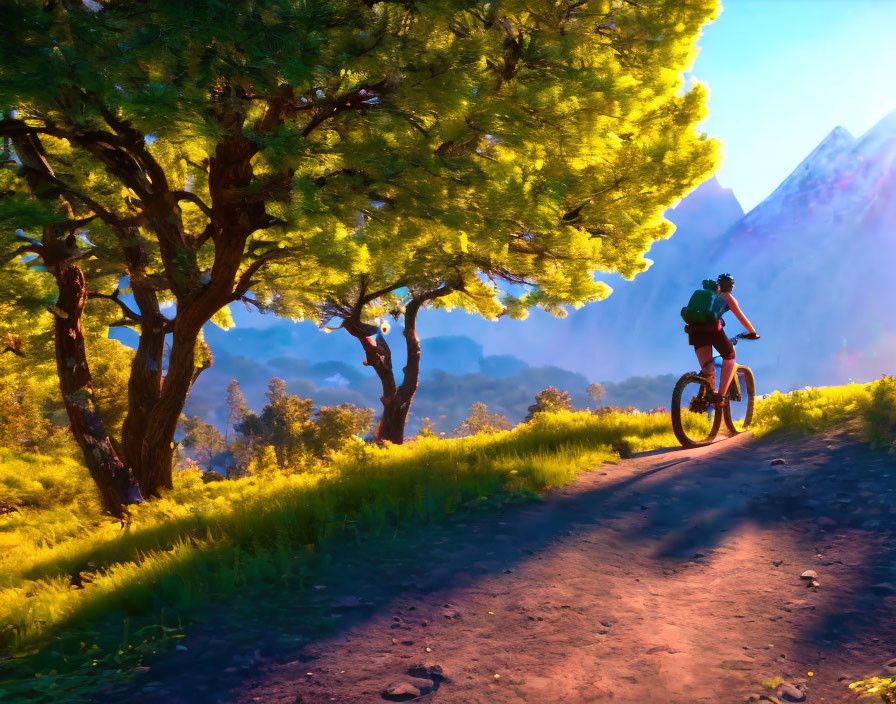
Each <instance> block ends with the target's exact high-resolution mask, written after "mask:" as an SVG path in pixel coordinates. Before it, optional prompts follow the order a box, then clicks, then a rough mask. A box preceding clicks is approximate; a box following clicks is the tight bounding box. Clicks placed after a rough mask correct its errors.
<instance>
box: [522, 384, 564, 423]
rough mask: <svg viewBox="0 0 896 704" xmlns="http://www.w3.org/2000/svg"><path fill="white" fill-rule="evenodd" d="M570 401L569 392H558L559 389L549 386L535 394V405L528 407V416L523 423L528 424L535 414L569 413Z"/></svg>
mask: <svg viewBox="0 0 896 704" xmlns="http://www.w3.org/2000/svg"><path fill="white" fill-rule="evenodd" d="M571 410H573V408H572V399H571V398H570V397H569V391H560V390H559V389H556V388H554V387H553V386H549V387H548V388H546V389H543V390H541V391H539V392H538V393H537V394H535V403H534V404H532V405H531V406H529V414H528V415H527V416H526V418H525V421H524V422H526V423H528V422H529V421H530V420H532V419H533V418H534V417H535V414H536V413H553V412H554V411H571Z"/></svg>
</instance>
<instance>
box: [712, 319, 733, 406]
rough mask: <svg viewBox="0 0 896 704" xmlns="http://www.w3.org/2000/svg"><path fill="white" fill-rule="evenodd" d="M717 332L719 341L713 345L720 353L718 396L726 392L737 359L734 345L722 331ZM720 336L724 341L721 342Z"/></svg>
mask: <svg viewBox="0 0 896 704" xmlns="http://www.w3.org/2000/svg"><path fill="white" fill-rule="evenodd" d="M719 334H720V338H719V342H718V344H716V345H715V348H716V349H717V350H718V351H719V354H720V355H722V374H721V378H720V379H719V396H724V395H725V394H726V393H728V387H729V386H731V380H732V379H733V378H734V370H735V368H736V367H737V359H736V355H735V352H734V345H732V344H731V341H730V340H729V339H728V337H727V336H726V335H725V333H724V332H720V333H719ZM722 338H724V340H725V342H724V343H723V342H722Z"/></svg>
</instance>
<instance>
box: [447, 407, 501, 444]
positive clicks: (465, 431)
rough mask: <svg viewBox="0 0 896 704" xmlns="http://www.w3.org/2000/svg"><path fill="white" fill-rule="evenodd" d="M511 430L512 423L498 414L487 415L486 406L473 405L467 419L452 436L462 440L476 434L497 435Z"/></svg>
mask: <svg viewBox="0 0 896 704" xmlns="http://www.w3.org/2000/svg"><path fill="white" fill-rule="evenodd" d="M511 428H513V423H511V422H510V421H509V420H507V418H505V417H504V416H502V415H501V414H500V413H489V412H488V406H486V405H485V404H484V403H474V404H473V405H472V406H470V415H469V417H468V418H467V419H466V420H465V421H464V422H463V423H461V424H460V427H459V428H457V429H456V430H455V431H454V436H455V437H459V438H462V437H467V436H468V435H477V434H478V433H497V432H498V431H500V430H510V429H511Z"/></svg>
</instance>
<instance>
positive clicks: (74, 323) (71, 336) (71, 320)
mask: <svg viewBox="0 0 896 704" xmlns="http://www.w3.org/2000/svg"><path fill="white" fill-rule="evenodd" d="M12 142H13V145H14V147H15V150H16V155H17V156H18V157H19V160H20V161H21V163H22V166H23V167H24V170H25V177H26V179H27V180H28V182H29V185H30V186H31V188H32V189H33V191H34V192H35V194H37V195H38V197H39V198H41V199H43V200H46V201H48V202H53V203H56V204H58V205H59V207H60V208H61V209H62V210H63V211H65V212H67V213H68V214H69V215H70V214H71V206H70V204H69V203H68V202H67V201H66V200H65V199H64V198H63V197H62V194H61V192H60V191H59V189H58V188H47V187H46V181H47V180H54V179H55V174H54V173H53V170H52V169H51V168H50V165H49V163H48V162H47V160H46V158H45V157H44V150H43V147H42V145H41V143H40V139H39V138H38V137H37V135H25V134H23V135H20V136H18V137H13V138H12ZM34 251H35V252H36V253H37V254H39V256H40V257H41V259H42V260H43V262H44V264H45V265H46V266H47V268H48V269H49V270H50V271H52V272H53V276H54V277H55V279H56V286H57V289H58V292H59V299H58V300H57V302H56V305H55V307H54V308H52V309H51V310H52V312H53V315H54V316H55V322H54V330H53V332H54V335H53V337H54V345H55V351H56V370H57V374H58V376H59V390H60V391H61V392H62V401H63V403H64V404H65V411H66V413H67V414H68V419H69V426H70V428H71V431H72V435H73V436H74V438H75V441H76V442H77V443H78V446H79V447H80V448H81V452H82V453H83V455H84V462H85V464H86V465H87V469H88V471H89V472H90V476H91V477H93V480H94V482H95V483H96V486H97V488H98V489H99V492H100V499H101V501H102V504H103V508H105V509H106V510H107V511H108V512H109V513H111V514H112V515H113V516H115V517H116V518H121V519H123V518H125V517H127V515H128V512H127V509H126V508H125V505H126V504H127V502H128V485H129V483H130V482H129V479H130V477H129V474H128V470H127V467H125V465H124V464H123V463H122V462H121V460H120V459H119V457H118V455H117V454H116V452H115V448H114V446H113V445H112V442H111V441H110V439H109V435H108V433H107V432H106V428H105V426H104V424H103V420H102V418H101V417H100V414H99V412H98V410H97V408H96V405H95V404H94V400H93V378H92V376H91V374H90V367H89V365H88V364H87V348H86V345H85V341H84V328H83V326H82V325H81V319H82V316H83V314H84V306H85V305H86V303H87V283H86V281H85V279H84V272H83V271H81V268H80V267H78V266H77V265H76V264H74V263H72V262H71V261H69V259H70V258H71V257H73V256H75V254H76V253H77V242H76V241H75V239H74V235H73V234H72V233H71V232H69V233H68V234H67V236H66V230H65V227H64V226H54V225H48V226H47V227H46V228H45V229H44V235H43V242H42V244H41V246H40V247H38V248H36V249H35V250H34Z"/></svg>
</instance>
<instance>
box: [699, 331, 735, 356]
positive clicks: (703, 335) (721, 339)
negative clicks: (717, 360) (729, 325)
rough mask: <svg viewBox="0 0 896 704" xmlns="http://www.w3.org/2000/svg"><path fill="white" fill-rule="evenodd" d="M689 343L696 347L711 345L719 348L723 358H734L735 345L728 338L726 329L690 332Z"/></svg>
mask: <svg viewBox="0 0 896 704" xmlns="http://www.w3.org/2000/svg"><path fill="white" fill-rule="evenodd" d="M688 344H690V345H693V346H694V349H697V348H698V347H706V345H710V346H712V347H715V348H716V349H717V350H718V352H719V354H720V355H722V359H733V358H734V345H732V344H731V340H729V339H728V336H727V335H726V334H725V331H724V330H709V331H693V332H688Z"/></svg>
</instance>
